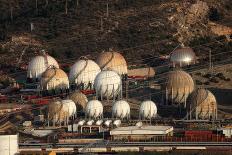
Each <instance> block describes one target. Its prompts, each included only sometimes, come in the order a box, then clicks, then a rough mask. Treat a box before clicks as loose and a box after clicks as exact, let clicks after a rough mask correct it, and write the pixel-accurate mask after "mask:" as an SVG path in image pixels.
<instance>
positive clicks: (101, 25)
mask: <svg viewBox="0 0 232 155" xmlns="http://www.w3.org/2000/svg"><path fill="white" fill-rule="evenodd" d="M101 31H103V18H102V16H101Z"/></svg>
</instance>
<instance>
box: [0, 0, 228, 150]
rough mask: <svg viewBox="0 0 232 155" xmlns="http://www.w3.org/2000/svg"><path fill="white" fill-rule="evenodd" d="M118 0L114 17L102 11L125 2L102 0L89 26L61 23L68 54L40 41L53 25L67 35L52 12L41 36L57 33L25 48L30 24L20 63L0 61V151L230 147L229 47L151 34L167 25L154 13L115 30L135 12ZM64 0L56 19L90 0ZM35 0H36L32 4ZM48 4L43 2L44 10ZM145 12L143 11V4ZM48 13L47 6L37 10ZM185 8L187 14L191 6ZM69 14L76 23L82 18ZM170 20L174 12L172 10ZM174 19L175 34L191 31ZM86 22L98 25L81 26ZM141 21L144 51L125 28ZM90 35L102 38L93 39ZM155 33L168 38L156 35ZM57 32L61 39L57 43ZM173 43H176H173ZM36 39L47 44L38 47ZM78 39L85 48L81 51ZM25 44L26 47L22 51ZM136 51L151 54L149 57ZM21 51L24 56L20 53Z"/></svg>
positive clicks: (53, 29)
mask: <svg viewBox="0 0 232 155" xmlns="http://www.w3.org/2000/svg"><path fill="white" fill-rule="evenodd" d="M110 2H111V1H110ZM117 2H118V1H117ZM120 2H121V3H123V4H124V3H125V5H128V6H127V7H128V8H126V9H129V10H130V11H128V12H121V14H119V13H118V12H117V11H115V12H111V13H112V14H113V15H114V18H113V17H112V18H111V16H110V14H109V9H115V8H117V9H118V10H120V11H121V10H124V9H125V8H123V7H122V8H121V7H120V5H112V6H109V1H108V2H107V3H106V4H105V2H104V3H103V2H102V1H101V5H103V4H104V6H106V10H107V12H106V13H102V12H101V11H99V10H97V11H96V12H94V13H93V14H94V15H96V18H97V19H98V18H99V19H98V20H99V21H98V22H99V23H98V24H97V26H96V21H94V22H93V23H94V24H93V23H91V24H92V25H91V24H90V25H88V26H87V25H85V24H83V25H81V26H80V25H79V26H77V25H75V24H74V22H73V21H72V20H70V21H69V22H71V23H72V24H73V26H72V33H73V34H74V37H73V38H72V39H71V41H70V42H72V43H75V49H78V50H81V53H78V54H77V55H75V54H74V53H75V52H74V50H71V49H69V48H67V47H63V46H64V45H65V43H64V44H52V43H51V42H49V38H52V37H55V36H59V35H60V31H65V33H67V35H68V33H69V32H68V31H69V30H68V31H67V30H66V29H65V30H63V29H62V28H57V25H59V24H60V23H59V22H58V21H56V20H53V16H51V17H50V18H49V20H48V21H47V22H48V24H47V25H46V33H49V34H50V33H53V31H57V32H56V33H55V34H54V36H53V35H51V36H50V35H45V34H43V37H46V38H47V40H46V39H44V41H43V42H40V43H38V46H36V47H34V46H33V44H35V43H34V42H33V38H32V36H33V33H35V32H34V29H33V28H34V27H33V23H31V32H30V33H31V34H30V36H31V38H30V41H29V42H30V43H29V45H27V46H26V47H24V51H23V52H22V54H21V56H20V57H19V58H17V61H18V62H19V63H17V65H9V66H6V67H5V66H4V65H1V64H0V68H2V70H3V71H1V70H0V74H1V75H5V74H6V75H8V76H7V77H6V78H5V81H4V82H2V81H3V80H2V79H0V155H45V154H46V155H56V154H57V155H63V154H67V155H74V154H85V153H96V154H97V153H105V154H112V153H119V152H139V153H140V154H143V152H149V151H150V152H160V151H165V152H167V151H168V152H169V153H171V152H173V151H179V150H181V151H183V150H190V151H193V150H198V151H199V150H200V151H203V150H214V149H218V150H223V151H227V152H229V151H230V152H229V153H231V150H232V104H231V100H232V97H231V96H232V95H231V90H232V84H231V78H232V69H231V67H232V65H231V63H232V61H231V60H228V61H227V60H226V59H225V58H224V57H227V54H228V53H231V51H229V48H225V49H224V50H223V51H220V52H218V53H213V54H212V53H211V49H210V48H209V45H208V46H207V44H203V45H201V42H200V41H199V42H196V41H195V42H194V41H192V42H193V43H192V42H191V43H192V44H190V43H189V42H190V41H189V42H188V43H187V41H186V42H185V41H183V40H187V36H182V37H180V38H179V39H176V40H174V39H170V38H171V37H170V36H171V35H168V36H157V35H156V33H154V32H153V31H157V30H158V31H159V29H158V27H159V26H160V25H163V26H162V28H163V30H165V31H166V29H169V27H166V26H165V25H164V24H162V23H161V21H159V20H156V19H154V20H149V19H150V16H149V15H150V14H151V13H150V12H146V13H144V12H143V13H144V14H142V16H143V19H145V21H149V23H146V22H145V24H141V23H140V27H138V28H137V27H136V32H134V31H132V30H128V31H132V32H131V33H132V35H127V33H125V32H124V31H126V30H121V29H120V26H121V25H120V24H121V23H120V22H123V19H124V18H125V19H127V18H128V19H127V20H131V21H133V22H132V23H136V21H137V19H136V18H135V19H134V17H133V20H132V19H130V18H129V17H128V16H129V15H130V14H133V12H134V11H136V10H133V8H132V7H131V6H130V4H131V3H133V2H132V1H130V2H129V1H125V2H122V1H120ZM36 3H38V5H36V9H37V13H38V14H40V13H41V12H42V9H47V6H49V4H50V3H53V2H50V1H44V2H37V1H36ZM43 3H44V4H43ZM45 3H46V5H45ZM65 3H66V4H67V5H65V8H66V10H65V13H63V16H72V15H71V14H70V15H69V14H68V7H69V6H71V5H74V3H75V6H76V7H77V9H76V14H79V13H82V12H81V11H80V10H81V8H79V5H83V3H84V4H85V3H86V5H90V3H91V4H92V3H93V2H89V1H88V2H84V1H78V0H77V1H75V2H73V3H69V2H68V1H66V2H65ZM99 3H100V2H99ZM111 3H113V2H111ZM115 3H116V2H115ZM121 3H120V4H121ZM157 3H158V2H157ZM68 4H69V5H68ZM41 5H44V7H42V8H40V7H41ZM169 5H170V6H169ZM186 5H187V2H186ZM99 6H100V4H99ZM132 6H133V5H132ZM171 6H172V7H171ZM173 6H176V4H174V2H173V3H172V4H168V5H167V6H166V5H160V6H159V9H164V10H165V11H167V12H170V13H169V14H172V13H171V12H172V9H173ZM53 7H55V6H50V9H51V10H52V9H53ZM195 7H196V6H195ZM195 7H194V8H195ZM40 9H41V10H40ZM59 9H63V7H60V8H59ZM88 9H89V8H88ZM88 9H87V10H88ZM146 9H150V8H149V5H146ZM137 10H139V8H137ZM176 10H178V9H176ZM180 10H181V9H180ZM12 11H13V10H11V14H12V16H13V12H12ZM88 11H90V10H88ZM152 11H154V10H152ZM49 13H50V12H49V11H47V12H46V13H44V15H43V16H48V15H49ZM83 14H85V13H83ZM188 15H189V16H191V12H190V13H189V12H188ZM43 16H42V15H41V20H43V18H44V17H43ZM130 16H131V15H130ZM73 18H75V19H78V20H82V16H75V17H73ZM169 18H170V19H169ZM169 18H168V20H172V19H174V18H181V15H180V16H178V17H176V16H170V17H169ZM199 18H200V17H199ZM191 19H192V18H191ZM12 20H13V18H12ZM85 20H86V19H85ZM183 21H185V22H189V21H188V20H183ZM67 22H68V21H67ZM196 23H198V22H197V21H196V22H195V24H196ZM37 24H38V23H37ZM173 24H175V22H173ZM181 24H183V23H181ZM181 24H179V25H180V27H181V28H179V31H178V33H176V34H175V35H176V36H178V35H180V33H184V32H185V31H187V30H188V29H191V27H190V26H191V24H190V25H188V26H189V27H188V26H183V25H181ZM185 24H186V23H185ZM38 25H39V24H38ZM157 25H158V26H157ZM91 26H92V27H94V28H95V29H97V30H96V31H97V32H92V31H86V29H91ZM99 26H100V28H98V27H99ZM133 26H135V25H129V26H128V28H129V27H133ZM141 27H142V28H146V29H149V28H151V29H152V32H148V33H145V34H143V35H146V36H147V37H148V38H150V39H154V40H152V42H151V43H149V42H147V41H146V40H144V45H143V48H140V46H137V40H141V39H140V38H138V36H136V35H134V34H133V33H138V34H139V35H142V33H143V32H140V31H141V30H140V29H141ZM206 27H207V26H206ZM76 29H83V32H76V31H75V30H76ZM84 29H85V31H84ZM98 29H100V30H98ZM170 29H171V28H170ZM182 29H184V30H182ZM180 30H182V31H183V32H182V31H180ZM47 31H48V32H47ZM194 32H195V31H194ZM0 33H1V32H0ZM114 33H117V37H118V38H120V37H122V36H124V37H125V38H127V40H128V42H129V43H130V46H129V47H128V48H123V47H125V45H124V44H123V43H122V42H120V43H119V42H116V41H115V40H114V39H112V38H111V35H113V34H114ZM199 33H200V32H199ZM99 34H101V35H100V36H101V38H98V39H96V38H94V37H93V36H94V35H99ZM188 34H189V33H188ZM85 35H86V36H85ZM76 36H78V37H79V36H81V37H83V38H84V37H87V36H88V37H90V38H91V36H92V37H93V39H92V40H91V41H82V38H78V40H75V39H76V38H77V37H76ZM106 36H107V37H106ZM173 36H174V35H173ZM196 36H197V35H196ZM162 37H164V38H165V39H167V40H168V41H169V42H162V41H163V40H162ZM194 37H195V35H194ZM38 38H39V37H38ZM0 39H1V38H0ZM65 39H66V38H65V36H64V37H63V38H62V40H65ZM111 39H112V40H111ZM155 39H156V40H155ZM12 40H13V39H12ZM102 40H104V41H105V42H104V43H101V44H100V45H99V46H100V47H101V50H98V49H97V48H96V50H95V49H94V50H93V47H95V46H98V45H97V44H98V41H102ZM119 40H120V39H119ZM157 40H160V44H159V45H158V44H157V45H156V42H158V41H157ZM180 40H182V41H180ZM202 40H203V39H202ZM205 40H206V41H208V40H207V39H205ZM205 40H204V41H205ZM212 40H213V39H212ZM173 41H176V42H177V41H179V42H178V46H176V44H177V43H176V44H174V43H173ZM209 41H210V40H209ZM213 41H214V42H217V40H216V41H215V40H213ZM12 42H13V41H12ZM44 42H48V43H49V45H50V46H49V47H47V46H45V45H44ZM77 42H78V44H77ZM123 42H124V41H123ZM0 43H1V42H0ZM82 44H83V45H85V44H86V45H88V47H86V48H82V46H81V45H82ZM227 44H231V42H229V41H228V42H227ZM191 45H192V46H191ZM10 46H11V45H10ZM197 46H198V48H196V47H197ZM218 46H219V45H218ZM220 46H222V45H220ZM31 47H33V48H31ZM56 47H59V48H60V49H61V51H62V50H65V55H66V57H63V56H62V55H59V54H60V53H59V52H60V51H58V52H56V51H55V48H56ZM27 48H30V50H31V51H33V52H31V51H28V53H25V50H26V49H27ZM211 48H212V47H211ZM144 49H146V50H149V51H151V52H150V53H151V54H150V53H149V54H148V53H146V50H144ZM170 49H171V50H170ZM205 49H207V54H205V53H206V52H205V51H206V50H205ZM157 50H162V51H165V52H157ZM204 50H205V51H204ZM135 51H137V53H139V55H138V54H136V52H135ZM202 51H203V52H202ZM1 52H2V51H1V48H0V54H1ZM203 53H204V54H203ZM219 55H220V56H219ZM222 55H223V56H224V57H223V56H222ZM26 56H28V58H24V57H26ZM21 59H23V60H24V61H23V63H22V62H21ZM7 67H9V68H7ZM3 79H4V78H3ZM1 80H2V81H1Z"/></svg>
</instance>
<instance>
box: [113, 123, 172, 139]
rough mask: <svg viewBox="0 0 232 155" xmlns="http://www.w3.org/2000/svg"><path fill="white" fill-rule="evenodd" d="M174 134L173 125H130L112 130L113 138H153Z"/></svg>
mask: <svg viewBox="0 0 232 155" xmlns="http://www.w3.org/2000/svg"><path fill="white" fill-rule="evenodd" d="M172 134H173V127H172V126H141V127H139V126H128V127H119V128H116V129H113V130H111V131H110V135H111V137H112V139H113V140H123V139H125V140H126V139H128V140H129V141H130V140H133V141H139V140H152V139H154V138H155V137H166V136H171V135H172Z"/></svg>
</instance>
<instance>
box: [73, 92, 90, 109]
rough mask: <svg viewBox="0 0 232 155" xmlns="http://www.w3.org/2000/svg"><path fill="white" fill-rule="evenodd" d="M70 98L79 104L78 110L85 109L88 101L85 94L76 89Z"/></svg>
mask: <svg viewBox="0 0 232 155" xmlns="http://www.w3.org/2000/svg"><path fill="white" fill-rule="evenodd" d="M69 98H70V99H71V100H73V102H74V103H75V104H76V105H77V110H78V111H80V110H85V108H86V105H87V102H88V98H87V97H86V95H85V94H83V93H81V92H79V91H75V92H73V93H72V94H71V95H70V96H69Z"/></svg>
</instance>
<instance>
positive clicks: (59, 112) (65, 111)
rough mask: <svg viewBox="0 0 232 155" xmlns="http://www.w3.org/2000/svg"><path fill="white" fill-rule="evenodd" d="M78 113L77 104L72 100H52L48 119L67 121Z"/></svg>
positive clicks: (56, 121)
mask: <svg viewBox="0 0 232 155" xmlns="http://www.w3.org/2000/svg"><path fill="white" fill-rule="evenodd" d="M75 113H76V105H75V103H74V102H73V101H72V100H56V101H52V102H51V103H50V104H49V106H48V119H49V120H51V121H52V122H53V125H54V124H56V123H61V122H64V121H67V119H68V118H69V117H71V116H74V114H75Z"/></svg>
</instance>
